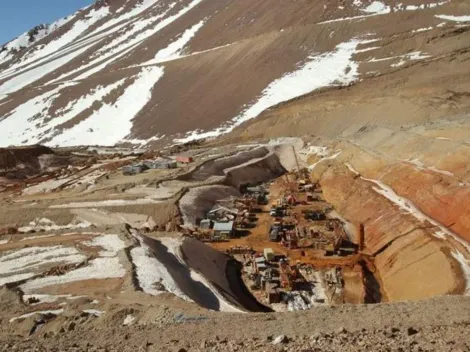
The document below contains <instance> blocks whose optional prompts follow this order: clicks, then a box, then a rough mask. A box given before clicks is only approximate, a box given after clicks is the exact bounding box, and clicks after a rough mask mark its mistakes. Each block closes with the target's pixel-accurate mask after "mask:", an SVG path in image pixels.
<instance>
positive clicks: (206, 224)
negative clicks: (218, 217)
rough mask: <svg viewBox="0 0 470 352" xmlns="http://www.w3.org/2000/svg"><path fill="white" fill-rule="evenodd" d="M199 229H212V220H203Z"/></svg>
mask: <svg viewBox="0 0 470 352" xmlns="http://www.w3.org/2000/svg"><path fill="white" fill-rule="evenodd" d="M199 227H200V228H201V229H210V228H211V220H209V219H203V220H201V222H200V223H199Z"/></svg>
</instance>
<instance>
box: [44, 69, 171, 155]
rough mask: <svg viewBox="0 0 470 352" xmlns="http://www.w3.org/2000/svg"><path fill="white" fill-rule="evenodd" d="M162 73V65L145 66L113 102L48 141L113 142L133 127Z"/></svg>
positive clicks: (62, 144)
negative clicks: (134, 120)
mask: <svg viewBox="0 0 470 352" xmlns="http://www.w3.org/2000/svg"><path fill="white" fill-rule="evenodd" d="M162 76H163V69H162V68H160V67H145V68H142V71H141V72H140V73H139V74H138V75H137V77H136V78H135V80H134V82H133V83H132V84H131V85H130V86H129V87H127V88H126V89H125V91H124V93H123V94H122V95H121V96H120V97H119V98H118V99H117V101H116V102H115V103H114V104H112V105H111V104H104V105H103V106H102V107H101V108H100V109H99V110H98V111H96V112H94V113H93V114H92V115H91V116H90V117H88V118H87V119H86V120H84V121H82V122H80V123H78V124H77V125H75V126H73V127H72V128H70V129H68V130H66V131H64V132H63V133H62V134H60V135H58V136H56V137H54V138H53V139H52V141H51V142H49V143H48V144H49V145H60V146H74V145H87V144H88V145H89V144H94V145H114V144H116V143H118V142H119V141H121V140H123V139H124V138H125V137H126V136H127V135H128V134H129V132H130V131H131V129H132V120H133V119H134V118H135V116H136V115H137V114H138V113H139V111H140V110H141V109H142V108H143V107H144V106H145V105H146V104H147V103H148V102H149V101H150V99H151V98H152V90H153V87H154V85H155V84H156V83H157V82H158V80H159V79H160V78H161V77H162Z"/></svg>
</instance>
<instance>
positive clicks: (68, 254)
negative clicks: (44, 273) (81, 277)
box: [0, 246, 86, 286]
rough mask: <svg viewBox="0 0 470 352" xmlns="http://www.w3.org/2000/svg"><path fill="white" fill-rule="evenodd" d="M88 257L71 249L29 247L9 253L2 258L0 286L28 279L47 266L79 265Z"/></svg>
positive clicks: (0, 263)
mask: <svg viewBox="0 0 470 352" xmlns="http://www.w3.org/2000/svg"><path fill="white" fill-rule="evenodd" d="M84 260H86V256H84V255H83V254H80V252H79V251H78V250H77V249H75V248H71V247H64V246H53V247H27V248H23V249H20V250H15V251H9V252H7V253H6V254H4V255H3V256H2V257H0V286H1V285H4V284H6V283H9V282H17V281H21V280H25V279H28V278H30V277H33V276H35V275H37V274H39V273H41V268H43V267H44V265H47V264H54V265H59V264H78V263H81V262H83V261H84Z"/></svg>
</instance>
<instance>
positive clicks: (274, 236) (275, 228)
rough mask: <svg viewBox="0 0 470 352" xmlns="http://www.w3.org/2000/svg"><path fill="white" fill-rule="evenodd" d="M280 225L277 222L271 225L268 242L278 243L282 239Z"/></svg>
mask: <svg viewBox="0 0 470 352" xmlns="http://www.w3.org/2000/svg"><path fill="white" fill-rule="evenodd" d="M282 233H283V230H282V224H281V222H279V221H276V222H275V223H274V224H272V225H271V228H270V229H269V240H270V241H271V242H279V241H280V240H281V238H282Z"/></svg>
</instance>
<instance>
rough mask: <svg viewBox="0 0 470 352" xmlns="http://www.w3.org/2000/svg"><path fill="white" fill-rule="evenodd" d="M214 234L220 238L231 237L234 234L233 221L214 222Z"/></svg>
mask: <svg viewBox="0 0 470 352" xmlns="http://www.w3.org/2000/svg"><path fill="white" fill-rule="evenodd" d="M214 235H215V236H217V237H220V238H230V237H232V235H233V221H228V222H214Z"/></svg>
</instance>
